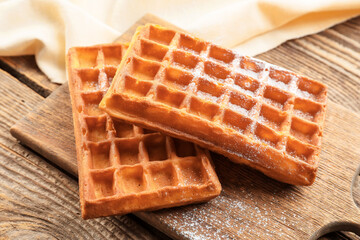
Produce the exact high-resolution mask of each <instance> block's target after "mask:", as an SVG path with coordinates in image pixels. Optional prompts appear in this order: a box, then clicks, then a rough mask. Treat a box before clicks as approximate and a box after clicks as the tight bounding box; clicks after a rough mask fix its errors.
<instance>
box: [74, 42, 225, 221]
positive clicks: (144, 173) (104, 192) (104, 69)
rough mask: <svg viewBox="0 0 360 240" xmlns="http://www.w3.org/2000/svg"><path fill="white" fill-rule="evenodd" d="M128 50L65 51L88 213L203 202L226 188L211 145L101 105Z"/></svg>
mask: <svg viewBox="0 0 360 240" xmlns="http://www.w3.org/2000/svg"><path fill="white" fill-rule="evenodd" d="M126 49H127V45H125V44H110V45H98V46H92V47H75V48H71V49H70V50H69V52H68V55H67V71H68V80H69V88H70V95H71V101H72V109H73V120H74V132H75V139H76V151H77V159H78V169H79V186H80V202H81V209H82V217H83V218H85V219H88V218H94V217H100V216H108V215H114V214H126V213H129V212H134V211H142V210H155V209H160V208H166V207H172V206H179V205H184V204H189V203H195V202H203V201H207V200H209V199H211V198H213V197H215V196H217V195H219V194H220V191H221V186H220V183H219V180H218V178H217V176H216V173H215V172H214V169H213V165H212V162H211V159H210V155H209V152H208V151H207V150H204V149H202V148H200V147H198V146H196V145H194V144H193V143H190V142H186V141H182V140H178V139H173V138H171V137H168V136H165V135H163V134H160V133H158V132H154V131H150V130H146V129H142V128H140V127H136V126H134V125H131V124H128V123H125V122H123V121H117V120H112V119H111V118H110V117H109V115H107V114H106V113H105V112H103V111H102V110H100V109H99V108H98V104H99V103H100V101H101V99H102V97H103V95H104V94H105V92H106V91H107V89H108V88H109V86H110V84H111V81H112V79H113V77H114V75H115V72H116V69H117V66H118V65H119V64H120V62H121V59H122V56H123V55H124V53H125V51H126Z"/></svg>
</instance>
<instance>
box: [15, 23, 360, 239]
mask: <svg viewBox="0 0 360 240" xmlns="http://www.w3.org/2000/svg"><path fill="white" fill-rule="evenodd" d="M148 21H151V19H145V20H144V19H143V20H142V21H140V23H143V22H148ZM154 21H155V22H158V21H159V20H153V21H152V22H154ZM160 23H161V24H162V25H166V23H164V22H160ZM128 35H131V34H128ZM283 66H285V67H286V65H283ZM66 94H68V92H67V86H62V87H61V88H59V89H58V90H57V91H55V92H54V93H53V94H51V95H50V97H49V98H47V99H46V100H45V101H44V103H43V104H42V105H41V106H40V107H39V108H38V109H36V110H34V111H33V112H32V113H31V114H29V115H28V116H26V117H25V118H24V119H23V120H22V121H20V122H18V124H16V125H15V126H14V127H13V128H12V134H13V135H14V136H16V137H17V138H18V139H20V140H21V141H22V142H23V143H25V144H26V145H29V146H30V147H32V148H33V149H35V150H36V151H38V152H40V153H41V154H42V155H44V156H46V157H47V158H49V160H51V161H54V162H55V163H57V164H59V165H60V166H61V167H64V168H66V169H67V170H68V171H69V172H71V173H74V174H75V173H76V159H75V153H74V140H73V134H72V124H71V122H72V121H71V109H70V103H69V98H68V95H66ZM66 99H67V100H66ZM359 120H360V118H359V116H357V115H356V114H354V113H352V112H351V111H348V110H346V109H344V108H342V107H340V106H339V105H336V104H334V103H329V111H328V116H327V122H326V129H325V136H324V143H323V151H322V154H321V162H320V168H319V174H318V179H317V180H316V182H315V184H314V185H313V186H311V187H292V186H288V185H284V184H281V183H278V182H276V181H273V180H271V179H269V178H267V177H265V176H263V175H262V174H260V173H258V172H256V171H253V170H251V169H249V168H247V167H244V166H240V165H236V164H232V163H231V162H229V161H228V160H227V159H225V158H223V157H221V156H218V155H213V158H214V162H215V165H216V169H217V173H218V174H219V177H220V180H221V182H222V185H223V188H224V190H223V192H222V194H221V196H220V197H218V198H217V199H215V200H213V201H210V202H209V203H207V204H201V205H195V206H188V207H182V208H174V209H168V210H162V211H156V212H146V213H137V214H136V215H137V216H139V217H141V218H142V219H144V220H146V221H147V222H149V223H150V224H152V225H154V226H156V227H157V228H158V229H160V230H162V231H164V232H165V233H166V234H169V235H170V236H173V237H177V238H182V237H185V238H195V239H197V238H200V239H202V238H214V237H215V238H216V237H236V236H238V237H243V238H250V237H253V238H256V237H259V236H262V237H266V238H275V237H278V238H282V239H283V238H294V239H298V238H307V237H309V236H311V235H312V234H314V233H315V232H316V231H317V230H319V229H320V228H321V227H323V228H322V231H323V232H325V231H331V230H336V229H337V228H339V230H348V229H347V227H352V228H353V229H352V230H356V231H359V227H358V225H356V224H357V223H360V218H359V211H358V209H357V208H356V206H355V204H354V202H353V200H352V196H351V195H352V192H351V186H352V177H353V175H354V174H355V172H356V168H357V166H358V164H359V162H360V159H358V156H359V153H360V150H359V148H358V147H357V145H359V143H360V129H359V126H358V124H357V122H358V121H359ZM333 222H337V224H332V225H329V224H330V223H333ZM349 222H352V223H355V224H350V223H349ZM320 233H321V231H320V232H318V234H320Z"/></svg>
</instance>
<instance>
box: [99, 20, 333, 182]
mask: <svg viewBox="0 0 360 240" xmlns="http://www.w3.org/2000/svg"><path fill="white" fill-rule="evenodd" d="M326 94H327V89H326V86H324V85H323V84H321V83H319V82H317V81H314V80H311V79H308V78H306V77H302V76H299V75H297V74H295V73H293V72H290V71H288V70H285V69H282V68H280V67H276V66H274V65H271V64H268V63H266V62H264V61H260V60H257V59H254V58H249V57H246V56H241V55H239V54H237V53H235V52H233V51H231V50H229V49H225V48H222V47H220V46H217V45H214V44H212V43H209V42H206V41H203V40H201V39H198V38H195V37H193V36H191V35H189V34H185V33H181V32H177V31H173V30H171V29H166V28H163V27H160V26H155V25H147V26H145V27H143V28H142V29H140V30H139V31H138V32H137V34H136V35H135V37H134V38H133V41H132V47H131V49H130V50H129V52H128V56H127V60H126V61H125V62H124V65H123V66H122V68H121V69H120V71H119V74H118V75H117V76H116V79H115V84H113V85H112V86H111V88H110V91H109V92H108V93H107V95H106V96H105V98H104V100H103V101H102V102H101V104H100V106H101V108H103V109H104V110H105V111H108V112H109V113H110V115H112V116H115V117H118V118H123V119H126V120H128V121H132V122H136V123H139V124H143V125H145V126H147V127H150V128H155V129H159V130H161V131H164V132H166V133H169V134H173V135H175V136H178V137H180V138H184V139H188V140H191V141H194V142H196V143H198V144H200V145H202V146H204V147H207V148H209V149H211V150H213V151H216V152H218V153H220V154H223V155H225V156H227V157H229V158H230V159H232V160H233V161H235V162H239V163H245V164H247V165H250V166H253V167H255V168H256V169H258V170H261V171H262V172H264V173H265V174H267V175H269V176H271V177H273V178H276V179H278V180H280V181H283V182H287V183H291V184H300V185H309V184H311V183H312V182H313V181H314V179H315V174H316V170H317V165H318V158H319V152H320V143H321V136H322V130H323V122H324V116H325V108H326ZM130 105H131V107H129V106H130ZM137 109H141V110H137Z"/></svg>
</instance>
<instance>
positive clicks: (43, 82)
mask: <svg viewBox="0 0 360 240" xmlns="http://www.w3.org/2000/svg"><path fill="white" fill-rule="evenodd" d="M0 68H2V69H3V70H5V71H7V72H8V73H10V74H11V75H13V76H14V77H16V78H17V79H18V80H20V81H21V82H23V83H24V84H26V85H27V86H28V87H30V88H31V89H33V90H34V91H36V92H37V93H38V94H40V95H41V96H43V97H47V96H48V95H50V93H51V92H52V91H54V90H55V89H56V88H58V87H59V84H56V83H52V82H50V80H49V78H48V77H47V76H46V75H44V73H43V72H42V71H41V70H40V69H39V68H38V66H37V65H36V62H35V57H34V56H33V55H30V56H15V57H0Z"/></svg>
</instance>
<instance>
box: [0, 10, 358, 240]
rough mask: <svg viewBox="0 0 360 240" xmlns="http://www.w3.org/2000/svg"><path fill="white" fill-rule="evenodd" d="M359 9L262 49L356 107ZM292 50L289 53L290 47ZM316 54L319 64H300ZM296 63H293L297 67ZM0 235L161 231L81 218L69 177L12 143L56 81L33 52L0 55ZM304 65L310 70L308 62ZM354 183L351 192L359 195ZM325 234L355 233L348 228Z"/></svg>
mask: <svg viewBox="0 0 360 240" xmlns="http://www.w3.org/2000/svg"><path fill="white" fill-rule="evenodd" d="M359 33H360V17H357V18H354V19H351V20H349V21H347V22H345V23H342V24H339V25H337V26H335V27H332V28H331V29H328V30H325V31H323V32H321V33H319V34H315V35H311V36H308V37H304V38H301V39H297V40H292V41H288V42H286V43H284V44H282V45H281V46H279V47H277V48H276V50H271V51H269V52H267V53H266V54H261V55H260V56H259V58H261V59H263V60H266V61H268V62H271V63H274V64H277V65H280V66H281V65H284V63H285V62H286V63H287V65H288V64H289V62H290V63H291V65H293V66H294V69H291V70H296V71H298V72H299V71H302V70H301V66H306V68H305V67H304V69H303V71H302V72H303V73H304V74H305V75H307V76H309V77H313V78H315V79H319V80H323V81H324V82H326V83H327V84H328V86H329V90H330V91H329V99H331V100H332V101H333V102H336V103H340V104H341V105H342V106H344V107H346V108H348V109H350V110H352V111H354V112H357V113H360V34H359ZM293 53H294V54H295V53H296V56H297V57H296V58H294V55H293ZM308 58H315V59H318V61H319V63H320V64H319V66H309V64H308V65H307V59H308ZM299 66H300V67H299ZM0 68H1V69H0V78H1V81H0V85H1V88H0V92H1V93H2V94H1V95H2V100H1V101H0V119H1V120H0V121H1V125H0V212H1V214H0V240H1V239H8V238H10V239H18V238H25V239H27V238H29V239H33V238H36V237H38V238H50V239H52V238H54V239H78V238H95V239H100V238H104V239H110V238H111V239H117V238H121V239H123V238H130V239H137V238H144V239H159V238H167V237H166V236H165V235H163V234H162V233H160V232H159V231H157V230H156V229H154V228H152V227H151V226H149V225H147V224H146V223H144V222H142V221H141V220H139V219H138V218H136V217H134V216H133V215H127V216H117V217H108V218H101V219H96V220H88V221H83V220H81V218H80V208H79V201H78V200H79V199H78V185H77V181H76V179H74V178H73V177H72V176H70V175H68V174H67V173H66V172H64V171H63V170H61V169H59V168H58V167H56V166H55V165H53V164H52V163H50V162H49V161H47V160H46V159H44V158H42V157H41V156H39V155H38V154H36V153H35V152H33V151H32V150H30V149H28V148H26V147H24V146H22V145H21V144H19V143H18V142H17V141H16V140H15V139H14V138H13V137H11V135H10V133H9V128H10V127H11V126H12V125H13V124H14V123H15V122H16V121H17V120H18V119H20V118H21V117H23V116H24V115H26V114H27V113H28V112H29V111H31V110H32V109H34V108H35V107H36V106H37V105H38V104H39V103H40V102H41V101H42V100H43V99H44V98H45V97H47V96H48V95H49V94H50V93H51V92H52V91H53V90H55V89H56V88H57V87H58V86H59V85H57V84H53V83H50V82H49V80H48V79H47V77H46V76H45V75H44V74H43V73H42V72H41V71H40V70H39V69H38V68H37V66H36V63H35V60H34V57H33V56H20V57H0ZM309 69H311V71H310V70H309ZM359 194H360V191H357V192H354V199H355V201H356V202H360V198H358V196H360V195H359ZM324 239H359V238H358V237H357V236H355V235H354V234H351V233H345V232H339V233H332V234H328V235H326V236H325V237H324Z"/></svg>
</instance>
